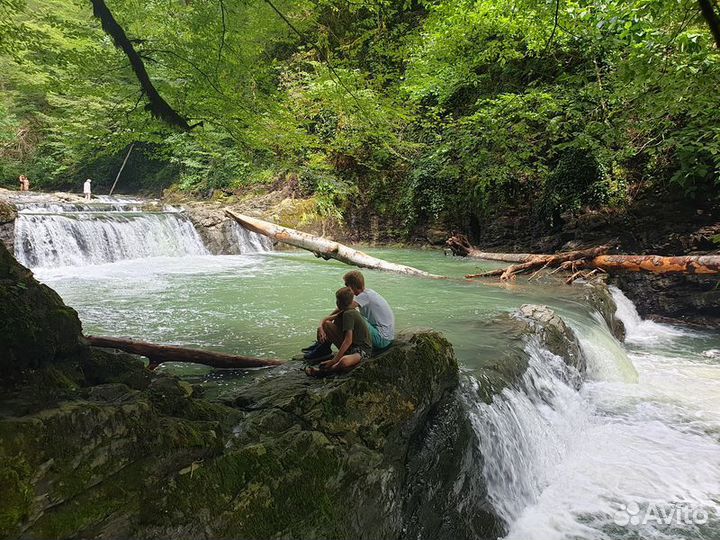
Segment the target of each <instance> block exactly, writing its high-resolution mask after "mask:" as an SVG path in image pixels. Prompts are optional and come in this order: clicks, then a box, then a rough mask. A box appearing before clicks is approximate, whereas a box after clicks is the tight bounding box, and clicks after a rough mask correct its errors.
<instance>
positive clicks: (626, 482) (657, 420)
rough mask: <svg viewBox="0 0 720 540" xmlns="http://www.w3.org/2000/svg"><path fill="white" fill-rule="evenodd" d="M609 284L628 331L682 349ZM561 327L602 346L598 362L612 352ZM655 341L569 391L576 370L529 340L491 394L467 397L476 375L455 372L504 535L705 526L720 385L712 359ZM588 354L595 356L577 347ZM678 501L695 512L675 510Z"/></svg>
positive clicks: (547, 536)
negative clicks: (524, 361) (627, 366)
mask: <svg viewBox="0 0 720 540" xmlns="http://www.w3.org/2000/svg"><path fill="white" fill-rule="evenodd" d="M613 294H614V295H615V298H616V302H618V306H619V309H618V315H619V316H620V317H621V318H622V319H623V320H624V322H625V324H626V325H627V326H628V334H629V335H630V336H632V337H633V339H636V336H638V335H643V334H645V335H647V334H648V333H653V334H654V335H655V336H661V337H662V339H674V340H677V343H676V344H675V345H676V349H675V350H676V351H677V350H679V348H680V347H684V350H685V354H688V353H689V351H690V350H692V349H691V348H692V347H693V345H691V344H690V343H688V342H687V341H682V340H683V339H684V340H687V339H688V337H690V338H691V339H692V335H690V334H686V333H684V332H682V331H680V330H679V329H676V328H673V327H670V326H668V325H656V324H655V323H652V324H648V323H649V321H643V320H642V319H641V318H640V317H639V316H637V311H636V310H635V309H634V306H633V305H632V303H631V302H630V301H629V300H627V298H625V297H624V295H623V296H620V295H621V294H622V293H619V291H613ZM629 307H632V309H629ZM573 326H574V330H575V332H576V334H577V335H578V338H579V340H580V342H581V345H583V349H584V350H586V349H587V348H594V349H595V350H596V352H597V351H601V350H603V349H605V351H606V358H605V359H604V361H605V362H606V363H607V364H608V365H613V364H616V363H617V360H614V359H611V358H607V357H608V356H612V355H613V354H615V352H614V349H613V348H610V349H607V348H605V347H604V346H603V340H604V337H602V336H601V337H602V339H599V334H598V333H597V332H596V331H594V330H595V329H594V328H593V327H594V326H595V325H594V324H592V323H591V322H590V321H586V322H585V323H584V324H577V321H576V322H575V324H573ZM603 336H604V334H603ZM637 339H638V341H640V338H637ZM583 342H584V343H583ZM656 342H657V339H655V341H652V340H650V341H648V340H644V343H646V344H647V343H656ZM618 346H619V344H618ZM663 347H665V346H663ZM667 350H668V349H667V348H666V347H665V348H656V349H650V348H648V346H647V345H645V348H643V350H642V351H638V352H637V353H633V354H630V359H631V360H632V362H633V363H634V364H635V367H636V368H637V371H638V373H639V375H638V377H636V378H635V379H634V380H623V379H618V378H615V377H610V378H608V379H603V378H602V377H599V378H596V379H588V380H586V381H585V382H584V384H582V385H581V386H580V389H579V390H576V388H577V386H576V385H575V384H573V381H574V380H575V377H576V376H577V373H576V372H575V371H574V370H573V369H572V368H570V367H568V366H567V365H566V364H565V362H564V361H563V360H562V358H560V357H558V356H555V355H553V354H552V353H550V352H549V351H547V350H544V349H543V348H542V347H541V346H540V345H539V344H538V343H537V342H536V341H534V340H532V339H531V340H530V341H528V343H527V344H526V347H525V353H526V354H527V356H528V359H529V364H528V369H527V371H526V372H525V373H524V375H523V377H522V378H521V379H520V381H519V382H518V383H516V384H515V385H514V386H512V387H510V388H506V389H504V390H503V391H502V392H501V393H500V394H498V395H496V396H495V398H494V399H493V401H492V403H490V404H486V403H484V402H482V401H481V400H480V399H478V388H479V384H480V383H478V382H477V381H476V380H475V379H473V378H472V377H469V378H468V380H466V381H465V383H464V384H463V399H464V402H465V407H466V410H467V412H468V415H469V417H470V420H471V423H472V425H473V429H474V431H475V433H476V436H477V442H476V444H477V445H478V447H479V450H480V452H481V454H482V455H483V458H484V459H483V466H482V471H481V474H482V475H483V477H484V479H485V482H486V485H487V493H488V499H489V501H490V502H491V504H492V505H493V507H494V508H495V510H496V512H497V513H498V515H499V516H500V517H501V518H502V519H503V520H504V521H505V523H506V526H507V529H508V535H507V538H508V539H517V540H528V539H542V540H553V539H557V540H560V539H567V538H576V539H587V540H591V539H592V540H594V539H599V538H607V539H610V538H613V539H616V538H620V539H628V540H629V539H634V538H658V539H664V540H665V539H678V540H679V539H687V538H707V537H710V536H709V535H711V533H713V532H714V531H716V527H717V526H718V525H719V524H720V502H718V501H720V485H718V483H717V479H718V478H720V451H719V450H718V440H717V436H718V429H720V422H718V421H717V415H716V413H714V412H713V406H712V403H715V401H714V399H715V397H714V396H720V385H719V384H718V376H719V374H720V366H708V364H707V360H706V359H705V360H698V363H697V364H693V363H691V362H685V361H679V360H678V358H677V356H676V355H675V354H674V353H667V352H666V351H667ZM623 354H625V353H623ZM695 354H696V355H697V356H698V357H700V356H701V355H700V354H699V353H695ZM625 356H627V355H626V354H625ZM595 362H603V358H602V356H600V355H596V356H595V357H594V358H590V357H589V358H588V363H589V364H590V365H591V364H592V363H595ZM589 368H590V366H589ZM612 371H613V370H610V371H609V372H610V373H612ZM699 371H700V372H702V373H703V375H704V378H703V377H698V376H697V373H698V372H699ZM596 373H598V374H603V373H604V370H603V369H599V370H597V371H596ZM697 411H705V412H704V413H703V414H702V415H698V412H697ZM687 509H690V510H691V511H692V512H694V513H693V514H692V515H694V516H696V518H698V519H697V521H696V522H693V523H690V522H688V521H687V519H686V518H683V517H682V516H683V515H685V514H683V513H682V512H686V510H687ZM686 514H687V512H686ZM631 516H632V517H633V519H635V520H636V521H637V523H636V522H635V521H630V517H631ZM657 516H664V517H663V518H662V520H661V519H659V518H657ZM656 518H657V519H656ZM683 519H685V521H682V520H683ZM663 520H669V521H663ZM668 523H669V525H668Z"/></svg>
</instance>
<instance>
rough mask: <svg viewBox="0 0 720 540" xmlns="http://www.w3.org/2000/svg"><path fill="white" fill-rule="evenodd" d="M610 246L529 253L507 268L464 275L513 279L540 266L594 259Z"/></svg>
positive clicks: (571, 263) (467, 276)
mask: <svg viewBox="0 0 720 540" xmlns="http://www.w3.org/2000/svg"><path fill="white" fill-rule="evenodd" d="M610 247H611V246H599V247H595V248H591V249H580V250H577V251H567V252H564V253H555V254H554V255H539V254H538V255H529V256H528V257H527V258H525V259H524V262H521V263H519V264H513V265H511V266H508V267H507V268H498V269H496V270H491V271H489V272H483V273H481V274H467V275H466V276H465V277H466V278H468V279H472V278H478V277H487V276H498V275H499V276H500V279H501V280H502V281H506V280H508V279H514V278H515V276H516V275H517V274H521V273H523V272H527V271H530V270H535V269H537V268H540V267H550V266H561V265H573V264H580V263H581V262H582V263H584V262H585V261H587V260H588V259H594V258H595V257H597V256H599V255H602V254H604V253H606V252H607V251H608V250H609V249H610Z"/></svg>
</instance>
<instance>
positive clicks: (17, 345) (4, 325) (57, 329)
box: [0, 243, 88, 378]
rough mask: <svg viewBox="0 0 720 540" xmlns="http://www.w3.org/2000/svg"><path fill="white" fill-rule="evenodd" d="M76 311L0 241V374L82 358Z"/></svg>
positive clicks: (10, 374)
mask: <svg viewBox="0 0 720 540" xmlns="http://www.w3.org/2000/svg"><path fill="white" fill-rule="evenodd" d="M81 331H82V327H81V324H80V319H79V318H78V315H77V312H76V311H75V310H74V309H72V308H70V307H68V306H66V305H65V304H64V302H63V301H62V299H61V298H60V297H59V296H58V294H57V293H56V292H55V291H53V290H52V289H50V288H49V287H47V286H45V285H43V284H41V283H39V282H38V281H37V280H36V279H35V278H34V277H33V275H32V272H31V271H30V270H28V269H27V268H25V267H24V266H22V265H21V264H19V263H18V262H17V261H16V260H15V258H14V257H13V256H12V255H11V254H10V252H9V251H8V250H7V249H6V248H5V246H4V245H2V244H1V243H0V370H1V371H2V373H3V376H4V377H5V378H7V377H12V376H13V375H14V374H17V373H18V372H20V371H23V370H27V369H35V368H38V367H41V366H43V365H47V364H51V363H54V362H61V361H63V360H66V359H69V358H72V357H75V356H78V355H82V354H85V353H86V352H87V350H88V348H87V346H86V345H85V344H84V343H83V342H82V338H81Z"/></svg>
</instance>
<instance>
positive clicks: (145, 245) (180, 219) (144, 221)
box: [15, 197, 271, 268]
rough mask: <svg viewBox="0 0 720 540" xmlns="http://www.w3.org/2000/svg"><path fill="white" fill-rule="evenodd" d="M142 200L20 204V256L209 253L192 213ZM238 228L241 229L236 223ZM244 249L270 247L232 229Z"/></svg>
mask: <svg viewBox="0 0 720 540" xmlns="http://www.w3.org/2000/svg"><path fill="white" fill-rule="evenodd" d="M142 207H143V201H140V200H123V199H112V198H108V197H105V198H103V199H100V200H99V201H92V202H89V203H72V204H68V203H58V202H56V201H50V202H48V201H38V202H33V203H24V204H18V208H19V214H18V218H17V220H16V221H15V256H16V257H17V259H18V260H19V261H20V262H21V263H22V264H24V265H26V266H29V267H31V268H56V267H65V266H84V265H97V264H104V263H113V262H116V261H120V260H127V259H143V258H147V257H161V256H165V257H185V256H194V255H208V250H207V249H206V248H205V245H204V244H203V241H202V239H201V238H200V235H199V234H198V232H197V230H196V229H195V227H194V225H193V223H192V222H191V221H190V219H189V218H188V217H187V216H186V215H185V214H184V213H183V212H181V211H179V210H178V209H176V208H173V207H168V206H165V207H160V208H159V209H160V211H152V212H145V211H142ZM237 229H241V228H240V227H237ZM233 236H234V238H235V240H236V241H237V242H238V244H239V246H240V249H239V251H240V253H257V252H261V251H268V250H269V249H270V247H271V246H270V244H269V242H267V241H265V240H264V239H261V238H260V237H259V235H257V234H255V233H251V232H249V231H245V230H236V229H233Z"/></svg>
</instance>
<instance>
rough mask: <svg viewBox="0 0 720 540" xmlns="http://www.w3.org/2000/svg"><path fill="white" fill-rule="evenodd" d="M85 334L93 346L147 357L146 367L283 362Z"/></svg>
mask: <svg viewBox="0 0 720 540" xmlns="http://www.w3.org/2000/svg"><path fill="white" fill-rule="evenodd" d="M86 337H87V340H88V342H89V343H90V345H92V346H93V347H108V348H111V349H120V350H123V351H125V352H129V353H132V354H139V355H141V356H146V357H147V358H148V359H149V360H150V365H149V366H148V367H149V368H150V369H155V368H156V367H157V366H158V365H159V364H162V363H163V362H191V363H193V364H204V365H206V366H211V367H215V368H255V367H264V366H278V365H280V364H283V363H284V362H283V361H282V360H268V359H264V358H253V357H252V356H236V355H231V354H224V353H219V352H212V351H202V350H199V349H187V348H184V347H175V346H172V345H155V344H153V343H145V342H144V341H136V340H134V339H122V338H113V337H103V336H86Z"/></svg>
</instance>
